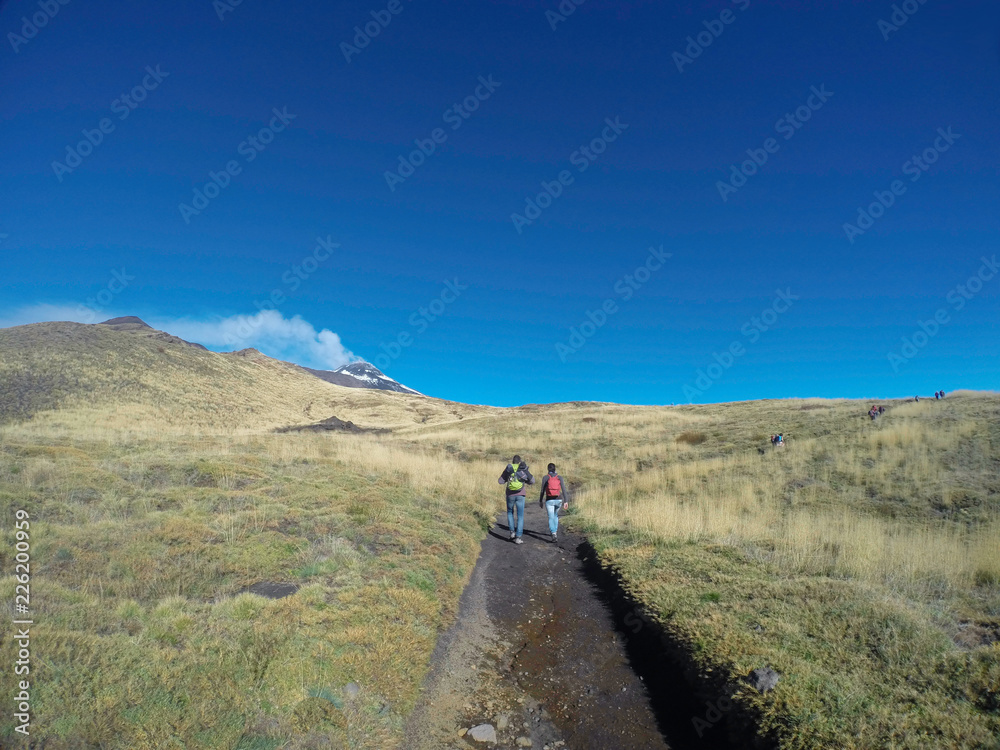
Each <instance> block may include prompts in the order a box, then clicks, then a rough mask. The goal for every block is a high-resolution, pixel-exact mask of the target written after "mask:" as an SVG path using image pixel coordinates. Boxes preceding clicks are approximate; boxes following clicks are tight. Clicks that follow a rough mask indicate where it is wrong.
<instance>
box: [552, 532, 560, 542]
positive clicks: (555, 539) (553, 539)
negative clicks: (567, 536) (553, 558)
mask: <svg viewBox="0 0 1000 750" xmlns="http://www.w3.org/2000/svg"><path fill="white" fill-rule="evenodd" d="M558 539H559V537H558V536H557V535H556V534H553V535H552V541H553V542H555V541H557V540H558Z"/></svg>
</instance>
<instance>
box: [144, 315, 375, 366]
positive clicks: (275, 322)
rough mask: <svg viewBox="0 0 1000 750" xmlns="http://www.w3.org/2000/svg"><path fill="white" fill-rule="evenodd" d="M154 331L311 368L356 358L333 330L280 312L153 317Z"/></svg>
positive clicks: (345, 362)
mask: <svg viewBox="0 0 1000 750" xmlns="http://www.w3.org/2000/svg"><path fill="white" fill-rule="evenodd" d="M146 322H147V323H149V324H150V325H151V326H153V328H158V329H160V330H161V331H166V332H167V333H172V334H174V335H175V336H180V337H181V338H182V339H185V340H186V341H193V342H195V343H197V344H203V345H204V346H207V347H208V348H210V349H218V350H223V351H229V350H233V349H247V348H250V347H252V348H254V349H259V350H260V351H261V352H263V353H264V354H266V355H268V356H269V357H276V358H277V359H284V360H288V361H290V362H295V363H296V364H300V365H306V366H309V367H316V368H324V369H331V370H332V369H336V368H337V367H340V366H341V365H346V364H347V363H348V362H353V361H354V360H356V359H357V357H355V356H354V354H352V353H351V352H350V351H349V350H347V349H346V348H345V347H344V345H343V343H342V342H341V340H340V336H338V335H337V334H336V333H334V332H333V331H331V330H329V329H326V328H324V329H323V330H321V331H317V330H316V328H315V327H314V326H313V324H312V323H310V322H309V321H307V320H304V319H303V318H302V316H301V315H296V316H295V317H292V318H286V317H284V316H283V315H282V314H281V313H279V312H278V311H277V310H262V311H260V312H258V313H257V314H255V315H232V316H230V317H228V318H222V317H218V318H216V319H214V320H210V321H200V320H192V319H190V318H180V319H173V320H171V319H166V318H151V319H150V320H147V321H146Z"/></svg>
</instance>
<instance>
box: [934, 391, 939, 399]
mask: <svg viewBox="0 0 1000 750" xmlns="http://www.w3.org/2000/svg"><path fill="white" fill-rule="evenodd" d="M934 400H935V401H940V400H941V391H934Z"/></svg>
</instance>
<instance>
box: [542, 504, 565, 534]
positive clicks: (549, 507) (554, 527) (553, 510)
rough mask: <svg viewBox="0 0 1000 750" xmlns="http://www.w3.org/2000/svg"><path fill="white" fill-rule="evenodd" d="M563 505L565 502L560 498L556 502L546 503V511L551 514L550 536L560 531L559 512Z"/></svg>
mask: <svg viewBox="0 0 1000 750" xmlns="http://www.w3.org/2000/svg"><path fill="white" fill-rule="evenodd" d="M562 504H563V501H562V500H560V499H559V498H558V497H557V498H555V499H554V500H546V501H545V510H546V511H547V512H548V514H549V533H550V534H555V533H556V532H557V531H559V513H557V511H558V510H559V506H560V505H562Z"/></svg>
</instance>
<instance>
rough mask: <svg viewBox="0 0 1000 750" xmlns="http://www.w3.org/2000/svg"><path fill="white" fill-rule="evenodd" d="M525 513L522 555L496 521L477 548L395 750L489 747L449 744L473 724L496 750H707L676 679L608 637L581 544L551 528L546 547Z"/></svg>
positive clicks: (614, 633) (611, 616) (610, 622)
mask: <svg viewBox="0 0 1000 750" xmlns="http://www.w3.org/2000/svg"><path fill="white" fill-rule="evenodd" d="M527 505H528V507H527V512H526V514H525V525H524V528H525V530H524V544H522V545H515V544H513V543H511V542H510V541H509V540H508V531H507V519H506V514H504V515H503V516H502V517H500V518H498V520H497V524H496V525H495V526H494V527H493V528H492V529H491V530H490V533H489V536H487V538H486V539H485V540H484V541H483V545H482V551H481V553H480V556H479V561H478V563H477V565H476V568H475V570H474V571H473V574H472V578H471V580H470V582H469V585H468V586H467V587H466V590H465V592H464V593H463V595H462V600H461V603H460V609H459V616H458V621H457V623H456V624H455V625H454V627H452V628H451V629H450V630H449V631H448V632H447V633H445V634H444V635H443V636H442V638H441V639H440V641H439V643H438V645H437V648H436V649H435V652H434V657H433V660H432V665H431V672H430V674H429V675H428V678H427V680H426V682H425V684H424V688H423V690H424V692H423V696H422V698H421V700H420V702H419V704H418V706H417V708H416V710H415V711H414V713H413V714H412V716H411V718H410V720H409V722H408V724H407V731H406V740H405V742H404V745H403V747H405V748H406V749H407V750H444V749H447V748H462V749H463V750H468V748H470V747H481V748H487V747H493V746H491V745H488V744H480V743H477V742H473V741H472V740H471V739H470V738H469V737H467V736H460V734H461V732H462V730H463V729H468V728H470V727H474V726H476V725H479V724H492V725H493V726H494V727H496V728H497V737H498V743H497V745H496V746H495V747H499V748H516V747H519V746H522V747H532V748H536V749H542V748H549V749H550V750H557V749H558V748H564V749H565V750H588V749H590V748H593V749H594V750H598V749H599V750H612V749H613V750H666V749H667V748H673V750H682V749H683V748H693V747H697V748H699V749H700V750H705V749H706V748H712V747H716V746H717V745H716V744H715V743H714V742H713V740H714V739H715V738H713V737H709V736H705V737H698V736H697V735H696V734H695V732H694V730H693V729H692V721H691V718H692V716H695V715H698V713H699V710H698V706H697V704H696V703H695V701H694V698H693V696H692V695H691V694H690V691H688V690H687V688H686V686H684V684H683V680H682V679H681V678H680V675H676V677H675V678H669V679H664V677H665V676H666V675H665V674H664V670H665V669H669V667H665V666H664V662H663V659H662V658H661V657H660V656H658V655H650V656H651V658H650V659H646V658H645V655H644V654H643V653H642V647H641V644H637V642H636V641H635V640H633V641H631V642H628V641H627V639H626V637H625V636H624V635H623V634H622V632H621V631H619V630H616V626H615V624H616V621H618V622H619V624H620V620H621V617H620V613H617V615H616V613H614V612H613V611H612V608H611V607H610V606H609V604H608V597H607V596H606V595H605V593H604V592H603V591H602V590H601V588H600V586H599V585H597V583H596V577H595V576H594V570H593V569H594V561H593V555H592V554H591V552H590V548H589V545H588V544H587V543H586V540H585V539H584V538H583V537H582V536H580V535H579V534H574V533H567V531H566V529H564V528H560V539H559V541H558V542H557V543H552V542H550V541H549V535H548V526H547V521H546V518H545V512H544V511H543V510H542V509H540V508H539V507H538V504H537V502H535V503H533V502H531V501H530V499H529V502H528V504H527ZM630 658H631V661H630ZM647 685H653V686H654V687H653V689H652V691H651V690H649V689H647ZM665 686H666V687H665ZM665 691H666V692H665ZM671 693H672V694H671ZM701 710H702V712H703V711H704V706H702V707H701ZM522 738H527V739H530V740H531V744H530V745H526V744H524V742H525V740H524V739H522ZM668 739H669V741H668ZM518 740H520V741H521V743H522V744H521V745H518ZM726 747H729V745H726Z"/></svg>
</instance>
